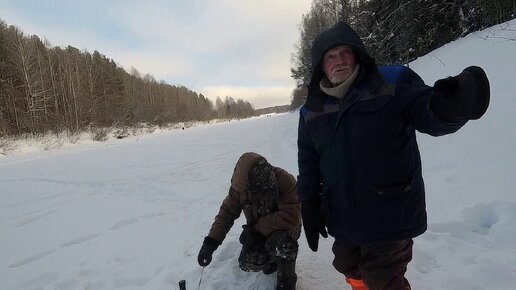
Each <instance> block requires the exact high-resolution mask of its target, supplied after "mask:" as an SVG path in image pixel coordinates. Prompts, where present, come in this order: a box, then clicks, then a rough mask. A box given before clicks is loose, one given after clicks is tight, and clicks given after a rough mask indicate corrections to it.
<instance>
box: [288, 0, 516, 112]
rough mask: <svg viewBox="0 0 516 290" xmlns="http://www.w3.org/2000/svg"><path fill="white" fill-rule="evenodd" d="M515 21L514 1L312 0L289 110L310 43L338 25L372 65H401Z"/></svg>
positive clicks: (304, 78) (303, 77) (301, 84)
mask: <svg viewBox="0 0 516 290" xmlns="http://www.w3.org/2000/svg"><path fill="white" fill-rule="evenodd" d="M515 16H516V0H457V1H448V0H432V1H429V0H313V2H312V6H311V9H310V11H309V12H308V13H307V14H305V15H303V17H302V21H301V24H300V25H299V31H300V37H299V40H298V42H297V44H296V51H295V53H294V54H293V58H294V59H293V60H294V64H293V67H292V69H291V75H292V77H293V78H294V79H295V80H296V84H297V86H298V88H296V89H294V91H293V92H292V106H293V107H298V106H299V104H302V103H303V99H302V96H301V95H300V93H301V92H303V91H304V92H306V88H305V86H306V85H307V84H308V83H309V81H310V75H311V71H312V64H311V59H310V49H311V46H312V42H313V41H314V39H315V37H316V36H317V34H319V33H320V32H321V31H323V30H324V29H326V28H328V27H330V26H331V25H333V24H334V23H336V22H337V21H341V20H342V21H345V22H347V23H349V24H350V25H351V26H352V27H353V28H354V29H355V30H356V31H357V33H358V34H359V36H360V37H361V38H362V40H363V42H364V44H365V46H366V48H367V49H368V51H369V54H370V55H371V56H373V57H374V58H375V59H376V62H377V64H378V65H387V64H395V63H396V64H406V63H408V62H410V61H412V60H414V59H416V58H417V57H419V56H422V55H425V54H427V53H428V52H430V51H432V50H434V49H436V48H438V47H441V46H442V45H444V44H446V43H448V42H450V41H452V40H455V39H457V38H459V37H462V36H465V35H467V34H469V33H471V32H474V31H477V30H480V29H483V28H486V27H489V26H492V25H495V24H499V23H502V22H505V21H507V20H510V19H512V18H514V17H515ZM304 97H306V94H305V95H304ZM300 98H301V99H300Z"/></svg>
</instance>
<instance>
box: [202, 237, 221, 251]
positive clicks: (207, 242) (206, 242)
mask: <svg viewBox="0 0 516 290" xmlns="http://www.w3.org/2000/svg"><path fill="white" fill-rule="evenodd" d="M202 244H203V245H206V246H211V247H214V248H215V249H216V248H218V247H219V246H220V244H222V243H221V242H219V241H217V240H215V239H214V238H212V237H210V236H206V237H205V238H204V241H203V243H202Z"/></svg>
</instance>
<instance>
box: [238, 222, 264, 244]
mask: <svg viewBox="0 0 516 290" xmlns="http://www.w3.org/2000/svg"><path fill="white" fill-rule="evenodd" d="M242 228H243V230H242V233H241V234H240V238H239V241H240V243H241V244H242V245H243V246H244V247H246V248H252V247H254V245H256V243H258V241H261V240H265V237H264V236H263V235H262V234H261V233H260V232H258V231H257V230H256V229H255V228H254V226H252V225H243V226H242Z"/></svg>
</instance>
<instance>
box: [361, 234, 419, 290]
mask: <svg viewBox="0 0 516 290" xmlns="http://www.w3.org/2000/svg"><path fill="white" fill-rule="evenodd" d="M412 244H413V241H412V240H402V241H392V242H385V243H378V244H375V245H373V246H372V247H366V248H365V249H364V256H365V257H364V263H363V265H362V267H361V272H362V275H363V279H364V281H365V282H366V284H367V285H368V286H369V287H370V289H403V290H405V289H410V285H409V283H408V281H407V279H405V277H404V276H405V272H406V271H407V265H408V263H409V262H410V260H411V259H412Z"/></svg>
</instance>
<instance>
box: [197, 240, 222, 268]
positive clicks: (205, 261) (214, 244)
mask: <svg viewBox="0 0 516 290" xmlns="http://www.w3.org/2000/svg"><path fill="white" fill-rule="evenodd" d="M219 246H220V242H219V241H217V240H215V239H214V238H212V237H205V238H204V242H203V243H202V247H201V250H200V251H199V256H197V262H199V265H200V266H202V267H205V266H208V265H209V264H210V263H211V256H212V255H213V252H215V250H216V249H217V248H218V247H219Z"/></svg>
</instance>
